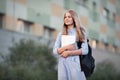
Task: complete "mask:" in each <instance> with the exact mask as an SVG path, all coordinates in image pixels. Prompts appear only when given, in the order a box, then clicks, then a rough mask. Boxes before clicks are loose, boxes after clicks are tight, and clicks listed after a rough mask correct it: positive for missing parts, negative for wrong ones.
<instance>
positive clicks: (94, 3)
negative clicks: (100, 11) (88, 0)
mask: <svg viewBox="0 0 120 80" xmlns="http://www.w3.org/2000/svg"><path fill="white" fill-rule="evenodd" d="M93 9H95V10H96V2H95V1H93Z"/></svg>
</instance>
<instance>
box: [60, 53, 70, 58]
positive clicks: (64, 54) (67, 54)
mask: <svg viewBox="0 0 120 80" xmlns="http://www.w3.org/2000/svg"><path fill="white" fill-rule="evenodd" d="M70 53H71V51H64V52H63V53H61V56H62V57H64V58H66V57H68V56H69V54H70Z"/></svg>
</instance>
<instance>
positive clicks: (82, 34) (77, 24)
mask: <svg viewBox="0 0 120 80" xmlns="http://www.w3.org/2000/svg"><path fill="white" fill-rule="evenodd" d="M67 12H68V13H70V14H71V16H72V19H73V24H74V27H75V28H76V32H77V34H76V36H77V38H78V39H79V41H81V42H83V41H84V39H85V29H84V28H83V27H82V26H81V25H80V21H79V18H78V15H77V13H76V12H75V11H73V10H68V11H67ZM67 12H66V13H67ZM66 13H65V14H66ZM65 14H64V18H65ZM62 34H63V35H67V34H68V33H67V26H66V25H65V23H64V24H63V31H62Z"/></svg>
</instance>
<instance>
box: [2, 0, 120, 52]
mask: <svg viewBox="0 0 120 80" xmlns="http://www.w3.org/2000/svg"><path fill="white" fill-rule="evenodd" d="M119 5H120V0H0V51H6V47H7V46H11V45H12V43H14V42H16V41H19V40H20V39H22V38H31V39H35V40H37V41H42V42H44V43H46V42H48V43H52V44H51V45H53V44H54V41H55V39H56V36H57V34H58V32H59V31H60V30H61V28H62V24H63V15H64V12H65V11H66V10H68V9H73V10H75V11H76V12H77V13H78V14H79V18H80V21H81V24H82V25H83V26H85V27H86V30H87V33H88V35H87V36H88V38H89V40H90V44H91V46H92V47H93V48H94V49H101V50H106V51H110V52H114V53H120V6H119Z"/></svg>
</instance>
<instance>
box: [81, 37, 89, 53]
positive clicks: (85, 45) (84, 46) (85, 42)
mask: <svg viewBox="0 0 120 80" xmlns="http://www.w3.org/2000/svg"><path fill="white" fill-rule="evenodd" d="M81 49H82V55H86V54H88V43H87V39H85V40H84V42H83V43H82V44H81Z"/></svg>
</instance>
